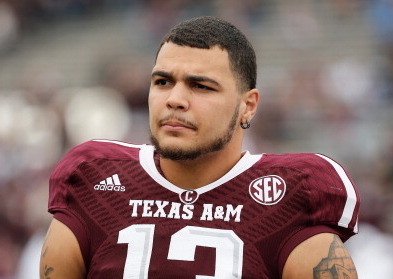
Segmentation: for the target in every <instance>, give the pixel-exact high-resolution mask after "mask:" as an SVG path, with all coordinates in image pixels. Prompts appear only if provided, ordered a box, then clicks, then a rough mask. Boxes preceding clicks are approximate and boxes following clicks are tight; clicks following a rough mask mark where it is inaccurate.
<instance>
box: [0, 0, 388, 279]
mask: <svg viewBox="0 0 393 279" xmlns="http://www.w3.org/2000/svg"><path fill="white" fill-rule="evenodd" d="M199 15H216V16H220V17H223V18H225V19H228V20H230V21H232V22H233V23H235V24H236V25H237V26H239V27H240V28H241V29H242V30H243V31H244V32H245V33H246V34H247V35H248V36H249V37H250V39H251V41H252V43H253V45H254V47H255V49H256V52H257V56H258V67H259V80H258V88H259V89H260V91H261V92H262V100H261V105H260V109H259V110H260V112H259V113H258V115H257V116H256V118H255V119H254V120H253V122H252V128H251V129H250V130H249V131H247V133H248V134H247V137H246V140H245V143H244V149H248V150H250V151H251V152H253V153H262V152H263V153H285V152H318V153H324V154H327V155H329V156H331V157H333V158H334V159H336V160H338V161H339V162H340V163H342V164H343V165H344V166H345V167H346V169H347V170H348V171H349V173H350V175H351V177H352V178H353V180H354V181H355V182H356V184H357V185H358V187H359V190H360V194H361V197H362V208H361V214H360V218H359V222H360V234H359V236H357V237H355V238H354V239H353V240H350V241H349V243H348V245H349V247H350V249H351V250H352V251H353V257H354V260H355V263H357V264H358V269H359V273H360V274H361V275H363V276H360V278H380V279H387V278H391V277H389V275H386V274H392V272H393V270H392V269H393V268H392V266H391V261H392V259H393V252H392V249H393V240H392V237H393V124H392V123H393V110H392V108H391V106H392V105H393V0H329V1H319V0H294V1H284V0H245V1H237V0H227V1H224V0H210V1H209V0H203V1H191V0H187V1H186V0H167V1H160V0H148V1H147V0H143V1H142V0H64V1H57V0H0V279H20V278H26V277H29V278H38V277H34V276H36V275H35V274H37V269H38V266H37V265H36V264H35V263H36V262H37V261H38V259H39V254H38V253H39V252H38V253H37V251H39V249H40V245H41V243H42V239H43V237H44V234H45V231H46V229H47V226H48V224H49V222H50V219H51V216H50V215H49V214H48V213H47V198H48V178H49V175H50V172H51V170H52V169H53V167H54V165H55V164H56V163H57V162H58V160H59V159H60V158H61V157H62V155H64V153H65V152H66V151H67V150H68V149H69V148H71V147H72V146H74V145H76V144H79V143H81V142H84V141H86V140H89V139H92V138H106V139H118V140H125V141H130V142H134V143H143V142H148V141H149V130H148V111H147V94H148V91H149V82H150V76H149V74H150V69H151V66H152V65H153V62H154V56H155V51H156V47H157V46H158V44H159V42H160V40H161V37H162V36H163V34H164V32H166V31H167V29H168V28H169V27H171V26H172V25H174V24H175V23H177V22H179V21H181V20H183V19H186V18H190V17H193V16H199ZM113 22H117V24H119V26H122V28H121V29H120V30H117V31H116V32H115V31H114V29H111V28H110V26H116V25H115V24H113ZM54 30H55V31H54ZM77 34H79V37H78V35H77ZM94 34H96V35H94ZM72 36H76V37H72ZM65 38H67V39H65ZM73 38H74V39H73ZM75 38H76V39H75ZM89 42H90V44H88V43H89ZM86 44H87V45H86ZM109 45H110V46H111V47H110V48H109V47H108V46H109ZM54 48H56V49H59V50H57V52H54V51H53V49H54ZM52 56H56V57H52ZM362 228H363V229H362ZM356 239H357V240H356ZM370 239H373V240H374V241H373V242H369V241H368V240H370ZM382 259H383V260H382ZM384 261H385V262H384ZM370 263H373V264H370ZM375 265H377V266H379V267H378V268H375ZM370 267H371V268H370ZM373 267H374V269H373ZM378 272H379V273H378ZM389 272H390V273H389ZM26 274H27V275H26ZM32 275H33V277H32ZM390 276H391V275H390Z"/></svg>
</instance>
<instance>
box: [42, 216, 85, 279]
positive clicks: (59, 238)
mask: <svg viewBox="0 0 393 279" xmlns="http://www.w3.org/2000/svg"><path fill="white" fill-rule="evenodd" d="M40 278H41V279H83V278H86V270H85V264H84V261H83V258H82V254H81V251H80V249H79V244H78V241H77V239H76V238H75V236H74V234H73V233H72V231H71V230H70V229H69V228H68V227H67V226H66V225H64V224H63V223H61V222H60V221H58V220H56V219H53V220H52V223H51V225H50V226H49V229H48V232H47V235H46V238H45V242H44V245H43V247H42V252H41V260H40Z"/></svg>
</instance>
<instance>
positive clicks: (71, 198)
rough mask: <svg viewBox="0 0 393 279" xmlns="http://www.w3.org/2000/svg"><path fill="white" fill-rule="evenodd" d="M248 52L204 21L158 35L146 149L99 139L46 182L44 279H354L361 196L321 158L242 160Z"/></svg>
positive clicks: (216, 24)
mask: <svg viewBox="0 0 393 279" xmlns="http://www.w3.org/2000/svg"><path fill="white" fill-rule="evenodd" d="M255 61H256V59H255V53H254V51H253V49H252V47H251V45H250V43H249V42H248V41H247V39H246V38H245V36H244V35H243V34H242V33H241V32H240V31H239V30H238V29H236V28H235V27H234V26H232V25H231V24H230V23H228V22H225V21H223V20H220V19H217V18H213V17H201V18H196V19H192V20H189V21H185V22H183V23H180V24H179V25H177V26H175V27H174V28H173V29H172V30H171V31H170V32H169V33H168V34H167V36H166V37H165V38H164V39H163V42H162V44H161V46H160V48H159V50H158V52H157V57H156V63H155V65H154V68H153V70H152V75H151V87H150V93H149V110H150V130H151V138H152V143H153V145H134V144H129V143H124V142H117V141H109V140H95V141H90V142H87V143H84V144H82V145H80V146H77V147H75V148H74V149H72V150H71V151H70V152H69V153H68V154H67V155H66V156H65V157H64V158H63V160H62V161H61V162H60V163H59V165H58V166H57V167H56V169H55V170H54V172H53V174H52V176H51V179H50V198H49V211H50V212H51V213H52V214H54V219H53V222H52V224H51V225H50V228H49V231H48V234H47V238H46V241H45V243H44V245H43V250H42V255H41V264H40V272H41V278H52V279H53V278H67V279H77V278H78V279H79V278H94V279H100V278H150V279H151V278H190V279H191V278H220V279H226V278H270V279H274V278H285V279H295V278H298V279H300V278H301V279H308V278H351V279H354V278H357V274H356V269H355V267H354V264H353V262H352V260H351V257H350V255H349V253H348V251H347V250H346V248H345V247H344V245H343V243H342V241H345V240H346V239H348V238H349V237H350V236H352V235H353V234H355V233H356V232H357V213H358V209H359V197H358V193H357V191H356V189H355V188H354V185H353V184H352V182H351V180H350V179H349V178H348V176H347V175H346V173H345V171H344V169H343V168H342V167H341V166H340V165H339V164H337V163H336V162H335V161H333V160H332V159H330V158H328V157H326V156H324V155H321V154H286V155H269V154H263V155H251V154H250V153H249V152H242V150H241V146H242V139H243V134H244V131H245V129H247V128H248V127H249V126H250V122H251V120H252V118H253V116H254V115H255V113H256V109H257V105H258V102H259V93H258V90H257V89H256V88H255V87H256V84H255V83H256V62H255Z"/></svg>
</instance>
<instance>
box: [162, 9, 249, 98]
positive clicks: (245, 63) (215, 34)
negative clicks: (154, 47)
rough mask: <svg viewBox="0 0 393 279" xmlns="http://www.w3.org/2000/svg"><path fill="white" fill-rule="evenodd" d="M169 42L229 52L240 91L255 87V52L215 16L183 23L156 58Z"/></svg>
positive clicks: (166, 37)
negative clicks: (217, 47)
mask: <svg viewBox="0 0 393 279" xmlns="http://www.w3.org/2000/svg"><path fill="white" fill-rule="evenodd" d="M168 42H172V43H174V44H177V45H180V46H189V47H195V48H203V49H210V48H211V47H214V46H219V47H220V48H222V49H223V50H226V51H227V52H228V56H229V64H230V67H231V70H232V72H233V73H234V75H235V77H236V78H237V80H238V85H239V89H240V90H241V91H242V92H245V91H248V90H251V89H253V88H255V87H256V79H257V65H256V56H255V51H254V49H253V47H252V45H251V43H250V42H249V41H248V39H247V38H246V36H245V35H244V34H243V33H242V32H241V31H240V30H239V29H238V28H236V27H235V26H234V25H233V24H231V23H229V22H227V21H225V20H223V19H220V18H217V17H212V16H202V17H197V18H193V19H190V20H186V21H183V22H181V23H179V24H177V25H176V26H174V27H173V28H172V29H171V30H169V32H168V33H167V34H166V35H165V36H164V38H163V40H162V42H161V44H160V46H159V48H158V51H157V55H158V53H159V52H160V50H161V47H162V46H163V45H164V44H165V43H168ZM156 57H157V56H156Z"/></svg>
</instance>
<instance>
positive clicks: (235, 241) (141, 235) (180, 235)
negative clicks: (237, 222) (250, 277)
mask: <svg viewBox="0 0 393 279" xmlns="http://www.w3.org/2000/svg"><path fill="white" fill-rule="evenodd" d="M154 229H155V225H142V224H139V225H131V226H129V227H127V228H125V229H123V230H121V231H120V232H119V239H118V241H117V243H119V244H120V243H125V244H128V250H127V259H126V263H125V267H124V274H123V279H147V278H148V271H149V265H150V258H151V254H152V249H153V236H154ZM196 246H203V247H212V248H216V271H215V276H203V275H196V277H195V278H196V279H213V278H221V279H223V278H224V279H240V278H241V277H242V268H243V241H242V240H241V239H240V238H239V237H238V236H237V235H236V234H235V233H234V232H233V231H231V230H221V229H211V228H203V227H193V226H187V227H184V228H183V229H181V230H179V231H178V232H176V233H175V234H173V235H172V237H171V243H170V245H169V252H168V260H180V261H194V257H195V249H196Z"/></svg>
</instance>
